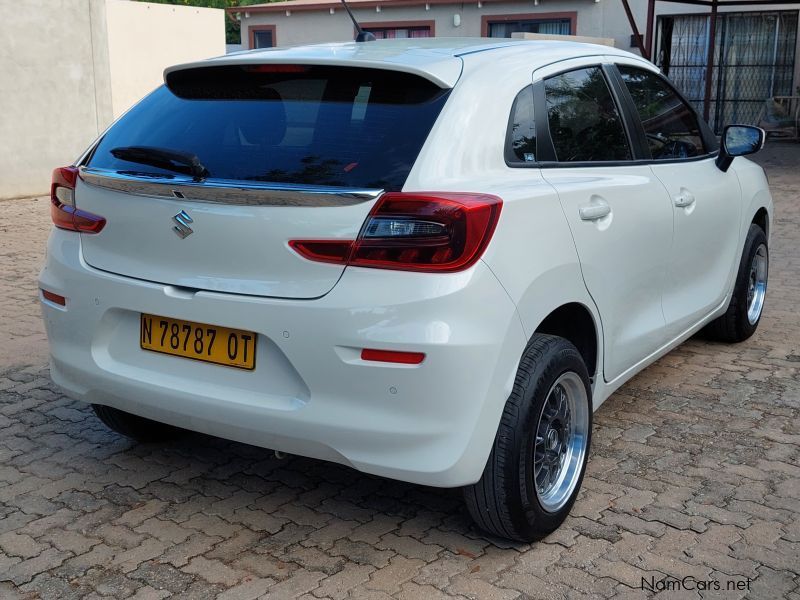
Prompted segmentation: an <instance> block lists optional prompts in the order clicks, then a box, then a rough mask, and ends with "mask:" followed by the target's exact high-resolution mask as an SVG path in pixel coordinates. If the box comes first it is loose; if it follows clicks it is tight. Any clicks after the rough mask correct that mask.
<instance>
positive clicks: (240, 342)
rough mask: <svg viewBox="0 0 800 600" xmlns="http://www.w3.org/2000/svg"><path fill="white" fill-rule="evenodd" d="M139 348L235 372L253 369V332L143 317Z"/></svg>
mask: <svg viewBox="0 0 800 600" xmlns="http://www.w3.org/2000/svg"><path fill="white" fill-rule="evenodd" d="M139 345H140V346H141V348H142V349H144V350H150V351H152V352H161V353H162V354H171V355H173V356H182V357H184V358H191V359H194V360H202V361H205V362H210V363H214V364H217V365H225V366H227V367H236V368H237V369H248V370H253V369H255V368H256V334H255V333H253V332H252V331H242V330H240V329H230V328H228V327H219V326H218V325H206V324H204V323H193V322H191V321H181V320H179V319H170V318H168V317H158V316H156V315H145V314H143V315H142V316H141V326H140V333H139Z"/></svg>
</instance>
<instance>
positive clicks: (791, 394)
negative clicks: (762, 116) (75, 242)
mask: <svg viewBox="0 0 800 600" xmlns="http://www.w3.org/2000/svg"><path fill="white" fill-rule="evenodd" d="M759 160H761V161H762V162H763V163H764V164H766V165H767V167H768V171H769V175H770V179H771V185H772V191H773V194H774V196H775V200H776V205H777V220H776V223H775V227H774V236H773V243H772V248H771V255H772V256H771V258H772V261H771V273H770V275H771V278H770V289H769V295H768V301H767V307H766V314H765V317H764V319H763V321H762V323H761V327H760V329H759V331H758V333H757V335H756V336H755V337H754V338H753V339H751V340H750V341H748V342H746V343H744V344H741V345H738V346H725V345H718V344H710V343H706V342H703V341H699V340H691V341H689V342H688V343H686V344H685V345H684V346H682V347H681V348H680V349H678V350H676V351H675V352H673V353H671V354H670V355H669V356H667V357H665V358H663V359H662V360H661V361H659V362H658V363H657V364H655V365H653V366H652V367H650V368H649V369H647V370H646V371H644V372H643V373H642V374H640V375H639V376H638V377H636V378H635V379H634V380H633V381H631V382H630V383H628V384H627V385H626V386H625V387H623V388H622V389H621V390H620V391H619V392H618V393H616V394H614V396H613V397H612V398H611V399H609V400H608V401H607V402H606V403H605V404H604V405H603V407H602V408H601V409H600V410H599V412H598V413H597V415H596V421H595V430H594V436H595V437H594V445H593V451H592V456H591V460H590V463H589V469H588V473H587V476H586V479H585V481H584V485H583V491H582V493H581V496H580V498H579V499H578V502H577V503H576V504H575V507H574V509H573V511H572V515H571V516H570V518H569V519H568V520H567V522H566V523H565V524H564V526H563V527H562V528H561V529H560V530H559V531H557V532H556V533H555V534H553V535H552V536H550V537H549V538H548V539H547V540H545V541H544V542H541V543H538V544H534V545H517V546H512V545H509V544H506V543H503V542H501V541H499V540H493V539H487V538H486V537H484V536H482V535H481V534H480V533H479V532H477V531H475V530H474V528H473V527H472V525H471V524H470V521H469V518H468V516H467V515H466V513H465V511H464V509H463V508H462V506H461V502H460V496H459V493H458V492H456V491H453V490H436V489H430V488H423V487H419V486H414V485H408V484H403V483H397V482H392V481H387V480H382V479H379V478H375V477H370V476H365V475H361V474H359V473H357V472H355V471H351V470H349V469H346V468H344V467H339V466H336V465H332V464H328V463H324V462H318V461H312V460H307V459H299V458H293V459H289V460H283V461H278V460H276V459H275V458H274V457H272V455H271V453H270V452H268V451H267V450H262V449H259V448H254V447H250V446H245V445H242V444H236V443H231V442H226V441H223V440H218V439H213V438H209V437H205V436H200V435H191V436H189V437H188V438H187V439H184V440H182V441H180V442H176V443H171V444H166V445H139V446H136V445H134V444H132V443H130V442H128V441H127V440H125V439H123V438H120V437H118V436H116V435H114V434H112V433H109V432H108V431H107V430H106V429H105V428H104V427H103V426H102V425H101V424H100V423H99V422H98V420H97V419H96V418H95V417H94V416H93V415H92V413H91V411H89V410H87V409H86V407H85V406H82V405H80V404H78V403H76V402H73V401H71V400H69V399H67V398H65V397H63V396H62V395H61V394H59V392H58V390H57V389H56V388H55V387H54V386H53V385H52V384H51V383H50V381H49V379H48V372H47V364H46V344H45V339H44V335H43V330H42V326H41V323H40V320H39V308H38V304H37V300H36V295H35V279H34V278H35V274H36V273H37V271H38V268H39V265H40V263H41V261H42V258H43V249H44V240H45V237H46V234H47V230H48V228H49V217H48V204H47V200H46V199H38V200H30V199H26V200H16V201H6V202H2V203H0V207H1V208H2V211H3V219H2V221H0V598H3V599H4V600H5V599H6V598H15V597H17V596H21V597H37V596H41V597H43V598H59V599H61V598H72V597H93V598H98V597H118V598H124V597H134V598H137V599H143V598H166V597H172V598H208V597H215V596H217V595H220V597H224V598H257V597H260V596H262V595H265V594H266V597H268V598H295V597H302V598H306V599H309V600H310V599H312V598H346V597H359V598H361V597H364V598H388V597H394V598H411V599H413V600H424V599H427V598H438V597H456V598H465V597H466V598H480V599H484V598H486V599H490V598H500V599H505V598H508V599H511V598H540V597H546V598H562V597H569V598H572V597H587V596H594V597H612V596H624V597H630V598H636V597H642V596H644V595H645V594H644V593H643V592H642V591H641V587H640V586H641V580H642V578H643V577H644V578H646V579H649V578H650V577H654V578H655V579H656V580H660V579H663V578H664V577H665V576H671V577H675V578H683V577H685V576H692V577H693V578H694V581H697V582H700V583H699V584H695V586H697V585H699V586H700V587H703V586H704V585H705V584H703V583H702V582H705V581H712V583H711V584H709V585H711V586H712V590H711V592H710V593H706V592H703V593H702V597H720V598H737V597H742V596H748V597H754V598H755V597H759V598H783V597H785V598H794V599H795V600H798V599H800V591H798V588H799V587H800V575H798V572H799V571H800V466H799V465H800V420H799V419H798V417H800V414H799V413H800V319H799V318H798V308H799V307H798V299H800V169H798V167H800V145H797V144H773V145H771V146H770V147H768V148H767V150H766V151H765V152H764V153H762V155H761V156H760V159H759ZM748 578H749V580H750V581H749V583H748ZM689 581H690V580H687V582H689ZM713 582H718V584H719V585H721V586H722V587H723V589H722V591H718V592H717V591H714V590H713V586H714V583H713ZM729 582H731V584H730V585H733V586H737V585H740V586H743V587H746V586H748V585H749V591H747V589H745V590H740V591H729V590H727V589H726V586H727V585H729ZM658 596H659V597H665V598H682V597H692V598H698V597H700V596H699V595H698V593H697V592H695V591H691V592H686V591H683V592H678V591H674V590H671V591H666V592H663V593H661V594H658Z"/></svg>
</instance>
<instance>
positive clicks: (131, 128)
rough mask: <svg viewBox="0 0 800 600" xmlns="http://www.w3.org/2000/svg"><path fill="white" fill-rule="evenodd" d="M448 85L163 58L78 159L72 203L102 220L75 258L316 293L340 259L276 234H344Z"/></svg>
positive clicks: (399, 171)
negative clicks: (140, 94) (187, 160)
mask: <svg viewBox="0 0 800 600" xmlns="http://www.w3.org/2000/svg"><path fill="white" fill-rule="evenodd" d="M448 91H449V90H447V89H443V88H441V87H439V86H438V85H436V84H434V83H432V82H431V81H429V80H427V79H424V78H422V77H420V76H417V75H412V74H408V73H400V72H396V71H385V70H381V69H371V68H354V67H331V66H311V65H281V64H272V65H252V64H250V65H227V66H209V67H199V68H193V69H187V70H183V71H173V72H171V73H170V74H169V75H168V79H167V86H164V87H162V88H159V89H158V90H156V91H155V92H153V94H151V95H150V96H148V97H147V98H146V99H144V100H143V101H142V102H141V103H140V104H138V105H137V106H136V107H134V108H133V109H132V110H131V111H129V112H128V113H127V114H126V115H125V116H124V117H123V118H122V119H121V120H120V121H118V122H117V123H116V124H115V125H114V126H113V127H112V128H111V129H110V130H109V132H108V133H107V134H106V135H105V137H104V138H103V139H102V140H101V141H100V143H99V145H98V147H97V148H96V150H95V151H94V152H93V153H92V155H91V156H90V158H89V160H88V162H87V164H85V165H83V166H82V168H81V177H80V181H79V183H78V186H77V189H76V204H77V205H78V206H79V207H80V208H82V209H85V210H88V211H90V212H92V213H95V214H98V215H102V216H103V217H105V218H106V220H107V224H106V227H105V228H104V229H103V231H102V232H101V233H100V234H97V235H85V236H83V239H82V250H83V256H84V259H85V260H86V262H87V263H88V264H90V265H91V266H93V267H96V268H98V269H102V270H105V271H109V272H113V273H117V274H121V275H125V276H129V277H136V278H139V279H145V280H149V281H155V282H159V283H165V284H172V285H177V286H184V287H189V288H196V289H205V290H214V291H221V292H231V293H240V294H251V295H263V296H273V297H287V298H315V297H319V296H322V295H324V294H326V293H327V292H328V291H330V289H331V288H333V286H334V285H335V284H336V282H337V281H338V280H339V277H340V276H341V273H342V270H343V269H344V266H343V265H342V263H341V261H340V262H339V264H334V262H331V263H325V262H317V261H313V262H312V261H309V260H306V259H305V258H302V257H301V256H299V255H298V254H297V253H296V252H294V251H293V250H292V249H291V247H290V246H289V242H290V240H293V239H303V240H354V239H355V238H356V236H357V235H358V232H359V229H360V228H361V225H362V223H363V222H364V220H365V218H366V216H367V214H368V213H369V210H370V208H371V207H372V205H373V204H374V201H375V199H376V198H377V197H378V196H379V195H380V194H381V193H382V192H383V191H391V190H400V189H401V188H402V187H403V184H404V183H405V179H406V177H407V175H408V173H409V171H410V170H411V167H412V166H413V164H414V161H415V160H416V157H417V155H418V154H419V151H420V149H421V147H422V145H423V143H424V142H425V139H426V138H427V136H428V133H429V132H430V129H431V127H432V126H433V123H434V121H435V120H436V118H437V117H438V114H439V111H440V110H441V108H442V106H443V104H444V102H445V100H446V98H447V95H448ZM131 148H134V149H140V148H145V151H144V152H143V153H142V152H141V151H139V150H137V153H138V154H136V156H134V157H132V156H131V152H130V149H131ZM126 149H127V150H126ZM163 151H170V152H177V153H179V154H180V155H181V156H196V158H197V160H198V161H199V162H200V163H201V164H202V166H203V167H204V168H205V169H206V171H207V174H206V175H205V176H198V177H195V176H194V175H193V174H192V173H190V172H189V169H188V168H187V167H186V165H185V164H182V163H181V162H180V161H166V162H165V161H164V160H163ZM142 154H144V157H142V156H141V155H142Z"/></svg>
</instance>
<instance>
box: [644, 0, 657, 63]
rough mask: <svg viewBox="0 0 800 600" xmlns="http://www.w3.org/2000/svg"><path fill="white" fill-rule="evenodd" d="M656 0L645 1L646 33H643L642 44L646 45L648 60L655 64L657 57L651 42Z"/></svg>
mask: <svg viewBox="0 0 800 600" xmlns="http://www.w3.org/2000/svg"><path fill="white" fill-rule="evenodd" d="M655 13H656V0H648V2H647V28H646V31H647V34H646V35H645V39H644V44H645V46H646V47H647V54H648V57H649V58H650V62H652V63H653V64H655V62H656V61H655V60H653V58H655V59H656V60H658V57H656V56H655V45H654V44H653V26H654V24H655V23H654V22H655V18H656V14H655Z"/></svg>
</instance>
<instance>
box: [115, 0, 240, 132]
mask: <svg viewBox="0 0 800 600" xmlns="http://www.w3.org/2000/svg"><path fill="white" fill-rule="evenodd" d="M225 18H226V17H225V13H224V12H223V11H221V10H218V9H213V8H196V7H192V6H172V5H170V4H151V3H144V2H127V1H124V0H107V2H106V22H107V28H108V57H109V66H110V70H111V105H112V107H113V110H114V118H115V119H116V118H117V117H119V116H120V115H121V114H122V113H124V112H125V111H126V110H128V109H129V108H130V107H131V106H132V105H133V104H134V103H136V102H138V101H139V100H140V99H141V98H142V97H143V96H145V95H146V94H148V93H149V92H151V91H152V90H154V89H155V88H156V87H158V86H159V85H161V84H162V83H163V81H164V78H163V73H164V69H165V68H167V67H169V66H171V65H174V64H177V63H183V62H190V61H193V60H198V59H202V58H210V57H212V56H221V55H223V54H225Z"/></svg>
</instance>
